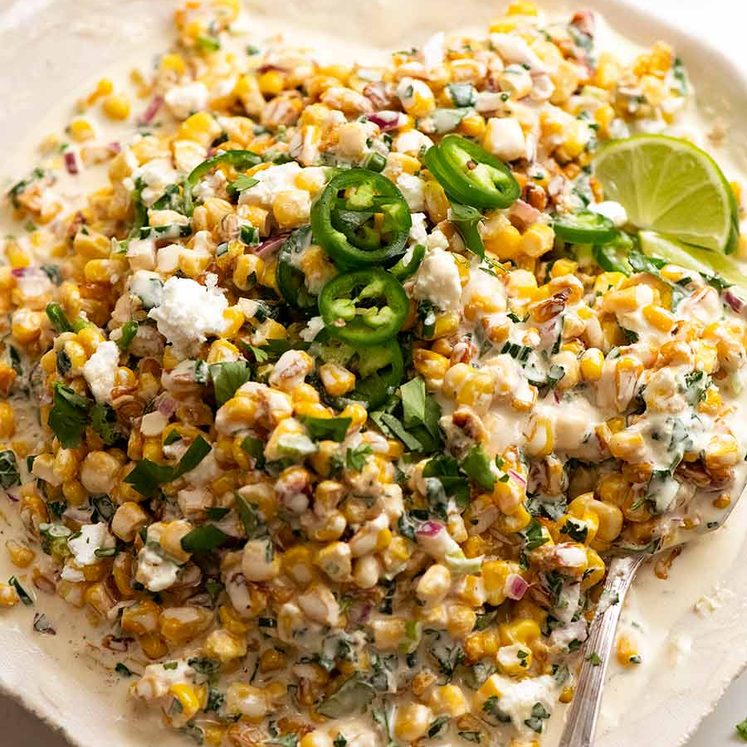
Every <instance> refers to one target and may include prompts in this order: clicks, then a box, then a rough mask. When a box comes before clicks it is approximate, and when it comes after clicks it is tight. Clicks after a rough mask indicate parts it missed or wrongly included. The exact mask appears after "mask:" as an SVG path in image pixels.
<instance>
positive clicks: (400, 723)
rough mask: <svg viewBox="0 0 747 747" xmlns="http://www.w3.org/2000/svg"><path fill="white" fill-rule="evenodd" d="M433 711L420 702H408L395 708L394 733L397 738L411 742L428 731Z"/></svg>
mask: <svg viewBox="0 0 747 747" xmlns="http://www.w3.org/2000/svg"><path fill="white" fill-rule="evenodd" d="M432 720H433V713H432V712H431V709H430V708H428V707H427V706H424V705H422V704H421V703H409V704H408V705H406V706H404V707H401V708H399V709H398V710H397V715H396V720H395V722H394V734H395V736H396V737H397V739H398V740H400V741H402V742H405V743H407V744H412V743H413V742H415V741H416V740H418V739H420V738H421V737H422V736H424V735H425V733H426V732H427V731H428V727H429V726H430V723H431V721H432Z"/></svg>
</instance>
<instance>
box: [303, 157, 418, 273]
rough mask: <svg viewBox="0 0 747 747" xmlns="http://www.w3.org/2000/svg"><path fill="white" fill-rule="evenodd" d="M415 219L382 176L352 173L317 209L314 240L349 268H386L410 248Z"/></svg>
mask: <svg viewBox="0 0 747 747" xmlns="http://www.w3.org/2000/svg"><path fill="white" fill-rule="evenodd" d="M411 226H412V220H411V218H410V208H409V207H408V206H407V202H406V201H405V198H404V197H403V196H402V193H401V192H400V191H399V190H398V189H397V187H395V186H394V184H393V183H392V182H390V181H389V179H387V178H386V177H384V176H381V174H377V173H375V172H373V171H369V170H367V169H349V170H348V171H343V172H342V173H340V174H338V175H337V176H335V177H334V178H333V179H332V180H331V181H330V182H329V184H328V185H327V186H326V187H325V189H324V190H323V192H322V193H321V195H320V196H319V197H318V198H317V200H316V201H315V202H314V204H313V205H312V207H311V229H312V231H313V232H314V238H315V239H316V241H318V242H319V243H320V244H321V245H322V247H324V249H325V251H326V252H327V254H329V255H330V257H332V259H333V260H334V261H335V263H336V264H338V265H339V266H340V267H344V268H351V269H352V268H357V267H370V266H372V265H382V264H385V263H387V262H389V261H390V260H393V259H396V258H397V257H399V256H400V255H401V254H402V253H403V252H404V250H405V244H406V242H407V237H408V235H409V233H410V228H411Z"/></svg>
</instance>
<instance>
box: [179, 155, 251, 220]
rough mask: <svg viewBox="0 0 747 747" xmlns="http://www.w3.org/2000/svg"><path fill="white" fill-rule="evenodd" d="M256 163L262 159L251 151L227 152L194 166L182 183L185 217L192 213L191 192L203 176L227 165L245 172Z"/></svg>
mask: <svg viewBox="0 0 747 747" xmlns="http://www.w3.org/2000/svg"><path fill="white" fill-rule="evenodd" d="M258 163H262V157H261V156H258V155H257V154H256V153H254V152H253V151H251V150H227V151H226V152H225V153H219V154H218V155H217V156H213V157H212V158H208V159H207V161H203V162H202V163H201V164H199V165H198V166H195V168H193V169H192V171H190V172H189V176H188V177H187V178H186V180H185V181H184V212H185V213H186V214H187V215H192V213H193V212H194V203H193V202H192V190H193V189H194V187H195V186H196V185H197V183H198V182H199V181H200V179H202V177H203V176H205V174H208V173H209V172H210V171H212V170H213V169H214V168H216V167H217V166H220V165H221V164H227V165H230V166H233V167H234V168H235V169H237V170H246V169H250V168H251V167H252V166H256V165H257V164H258Z"/></svg>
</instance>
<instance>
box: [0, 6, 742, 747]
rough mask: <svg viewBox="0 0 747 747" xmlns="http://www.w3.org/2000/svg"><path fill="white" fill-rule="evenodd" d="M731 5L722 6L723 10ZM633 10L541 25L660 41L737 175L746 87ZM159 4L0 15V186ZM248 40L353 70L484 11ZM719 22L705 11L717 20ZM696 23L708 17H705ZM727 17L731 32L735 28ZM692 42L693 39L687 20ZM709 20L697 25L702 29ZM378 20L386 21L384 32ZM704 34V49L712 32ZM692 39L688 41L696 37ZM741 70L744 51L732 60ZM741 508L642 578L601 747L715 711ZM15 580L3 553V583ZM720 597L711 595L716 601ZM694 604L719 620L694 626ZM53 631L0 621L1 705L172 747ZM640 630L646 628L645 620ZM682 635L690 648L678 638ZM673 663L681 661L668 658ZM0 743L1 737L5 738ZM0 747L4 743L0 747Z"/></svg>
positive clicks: (730, 673) (295, 13) (71, 731)
mask: <svg viewBox="0 0 747 747" xmlns="http://www.w3.org/2000/svg"><path fill="white" fill-rule="evenodd" d="M727 3H728V0H722V1H721V2H720V3H719V5H720V6H721V7H722V8H723V9H724V10H726V8H727ZM642 4H643V0H629V1H628V2H625V0H593V1H590V0H586V1H584V2H581V0H579V2H577V3H572V2H562V1H561V0H546V2H544V3H543V6H544V7H545V9H546V10H547V11H548V12H551V13H552V12H556V11H567V10H570V9H573V8H574V7H576V8H577V7H579V6H584V7H592V8H594V9H595V10H598V11H600V12H601V13H602V14H603V15H604V16H605V17H606V19H607V20H608V21H609V23H610V24H611V25H612V26H613V27H614V28H615V29H616V30H617V31H618V32H620V33H621V34H623V35H625V36H627V37H628V38H630V39H631V40H632V41H634V42H636V43H639V44H642V45H647V44H650V43H651V42H653V41H655V40H656V39H659V38H661V39H666V40H667V41H669V42H671V43H672V44H673V45H674V46H675V47H676V48H677V51H678V52H679V54H680V55H681V56H682V57H683V58H684V60H685V62H686V64H687V66H688V69H689V72H690V74H691V77H692V80H693V82H694V83H695V86H696V89H698V93H699V98H698V104H699V107H700V109H701V110H702V111H703V112H704V113H706V114H707V115H708V116H709V117H712V118H715V117H718V118H719V119H720V120H721V121H722V122H723V124H724V125H725V127H726V129H727V131H728V133H729V136H728V138H727V141H726V143H725V144H724V147H723V149H722V150H721V152H720V153H719V154H718V155H719V158H720V159H721V160H723V161H724V162H725V163H728V164H731V168H732V170H733V171H737V170H739V171H741V172H742V173H747V137H746V136H745V132H744V131H742V130H740V129H739V126H740V125H741V123H742V122H744V121H747V96H745V93H746V92H747V82H746V81H745V78H744V77H743V75H742V72H741V70H740V68H739V67H738V66H735V65H734V64H732V63H731V62H730V61H729V59H727V58H726V57H725V56H723V55H722V54H721V53H719V52H718V51H716V49H715V48H714V47H712V46H707V45H706V44H704V43H703V42H702V39H700V38H696V36H695V35H690V34H687V33H685V32H683V31H682V30H679V29H677V28H675V27H674V26H672V25H670V24H668V23H666V22H664V21H663V20H660V19H658V18H656V17H654V16H652V15H651V13H650V12H649V11H643V10H641V9H640V7H639V6H640V5H642ZM174 5H175V3H173V2H172V0H0V70H2V73H0V94H1V95H0V100H1V101H2V102H3V106H2V107H0V133H2V135H3V142H4V143H5V146H4V148H3V160H2V162H1V163H0V184H6V183H10V182H11V180H13V179H17V178H19V177H21V176H23V174H24V173H26V172H27V171H28V170H29V169H30V167H31V166H33V163H34V148H35V146H36V144H37V143H38V142H39V140H40V139H41V138H42V137H43V136H44V135H45V134H47V133H49V132H55V131H59V128H60V126H61V125H62V124H63V123H64V122H65V121H67V118H69V115H70V111H71V107H72V106H73V104H74V102H75V100H76V98H77V97H78V96H80V95H81V94H82V93H83V92H85V91H87V90H90V86H91V85H92V84H93V82H94V81H95V80H97V79H98V78H99V77H101V76H102V75H104V74H107V75H110V76H111V77H113V78H115V79H120V80H121V79H123V78H125V77H126V74H127V71H128V69H129V66H130V65H133V64H140V63H142V62H143V61H144V60H148V59H149V58H150V57H149V56H150V55H152V54H153V53H155V52H156V51H158V50H160V49H162V48H163V47H164V46H166V45H168V44H169V43H170V40H171V35H170V33H171V32H170V27H169V21H168V18H169V16H170V13H171V11H172V10H173V7H174ZM248 5H249V7H250V8H251V9H252V11H253V13H254V14H255V18H256V19H257V27H258V33H261V34H262V35H264V34H266V33H269V32H270V31H282V30H286V31H287V32H288V36H289V37H290V38H292V39H293V38H297V39H299V40H301V41H302V42H304V43H306V44H309V43H311V44H314V43H317V44H319V45H320V48H321V50H322V54H323V53H324V49H325V44H324V38H325V35H327V36H328V37H329V36H331V37H332V38H334V39H335V40H336V41H337V42H338V43H339V42H342V43H343V44H344V45H345V46H346V47H347V48H348V49H349V50H350V52H351V54H354V55H355V56H356V57H357V58H359V59H365V58H366V57H367V56H371V55H380V54H381V53H383V52H384V51H386V50H388V49H394V48H398V47H400V46H402V45H403V44H407V45H409V44H412V43H419V42H422V41H423V40H424V39H425V38H427V36H429V35H430V34H431V33H433V32H436V31H439V30H444V29H446V30H449V29H453V30H457V29H460V28H464V27H465V22H467V23H468V24H469V26H470V27H475V26H479V25H480V24H484V22H486V21H487V20H489V18H490V17H491V16H493V15H494V14H495V12H496V4H495V3H494V2H492V0H460V1H459V2H454V1H453V0H429V2H427V3H426V2H423V0H365V1H363V0H352V1H349V2H346V3H340V2H339V1H338V0H275V1H274V2H273V1H272V0H249V2H248ZM700 7H702V2H701V1H700V0H698V2H694V1H693V2H686V1H685V0H679V1H678V0H666V2H665V0H660V2H657V12H667V11H669V12H670V13H675V12H676V13H677V15H678V17H679V16H680V15H681V12H684V13H687V12H688V11H690V14H691V15H693V12H694V11H695V10H696V9H697V8H700ZM716 7H718V6H716ZM703 12H705V11H703ZM739 14H740V12H739V11H738V10H731V9H730V16H729V20H728V21H727V22H726V23H727V24H728V25H729V26H735V27H736V28H741V27H743V25H742V24H740V23H739V18H738V16H739ZM693 17H694V19H695V23H692V24H691V27H692V28H694V29H695V31H696V32H698V31H700V30H701V29H700V27H699V24H698V23H697V22H698V18H697V17H696V16H693ZM709 17H710V15H709ZM382 19H384V22H383V23H382V22H381V21H382ZM703 20H704V25H705V26H706V27H707V28H710V34H711V36H712V37H713V38H714V41H717V40H718V39H717V38H716V37H717V35H719V34H720V32H719V26H718V25H717V24H716V23H711V24H710V25H708V24H707V23H705V17H704V19H703ZM698 35H700V34H698ZM742 59H743V61H745V62H747V52H746V53H745V55H744V56H743V58H742ZM746 528H747V502H746V503H744V504H742V505H740V506H739V507H738V508H737V509H736V510H735V511H734V513H733V515H732V516H731V518H730V519H729V522H728V524H727V526H726V527H725V528H724V529H723V530H721V531H719V532H718V533H716V534H715V535H712V536H709V537H707V538H705V539H704V540H703V541H701V542H699V543H697V544H696V545H694V546H691V547H689V548H688V549H687V550H686V551H685V553H684V554H683V556H682V557H681V558H680V559H679V560H678V561H677V562H676V563H675V566H674V568H673V571H672V574H671V575H672V578H671V580H670V581H669V582H667V583H663V582H661V581H658V580H656V579H654V578H653V575H652V574H651V573H650V571H649V572H648V573H647V572H645V571H644V573H643V575H642V578H641V582H640V583H639V584H638V587H637V588H636V590H635V591H634V594H633V600H632V605H631V607H630V610H629V611H628V613H627V614H628V616H637V614H638V613H637V609H639V608H642V609H644V610H645V609H647V608H656V609H657V610H658V611H659V612H660V615H659V616H660V618H661V624H660V626H659V627H658V628H652V629H651V630H650V631H649V632H650V636H649V639H650V641H649V647H648V650H647V651H648V653H647V656H646V658H647V660H648V665H647V666H644V667H641V668H640V670H639V671H637V673H636V674H632V675H631V674H622V673H615V674H613V676H612V678H611V681H610V683H609V688H608V694H607V697H606V699H605V703H604V706H603V722H602V726H601V733H600V738H599V740H598V743H599V745H600V746H601V747H634V746H635V747H638V745H640V744H641V743H644V744H650V743H653V742H652V741H651V739H650V738H649V737H647V736H644V735H655V743H656V745H657V747H675V746H676V745H679V744H682V743H683V741H684V740H685V739H686V738H687V736H688V735H689V734H690V733H691V732H692V730H693V729H694V728H695V726H696V725H697V723H698V722H699V720H700V719H701V718H702V717H703V716H704V715H705V714H706V713H707V712H708V711H709V710H710V709H711V708H712V707H713V704H714V703H715V702H716V700H717V699H718V697H719V696H720V694H721V693H722V692H723V689H724V688H725V687H726V686H727V684H728V683H729V682H730V680H731V679H732V678H733V677H734V676H735V675H736V674H737V673H738V672H739V670H740V669H741V668H742V667H743V666H744V664H745V662H747V636H745V635H744V629H743V625H741V624H740V623H741V620H743V619H744V612H745V600H747V548H746V547H745V546H744V543H743V537H744V534H745V529H746ZM15 531H18V523H17V520H16V518H15V516H14V509H13V508H12V507H11V506H9V505H0V544H2V542H3V541H4V539H5V538H7V537H8V536H11V535H12V534H13V533H14V532H15ZM12 572H13V570H12V569H11V568H9V567H7V558H6V554H5V553H4V552H0V578H3V577H7V576H8V575H10V574H11V573H12ZM717 588H718V589H720V591H718V592H717V593H716V591H715V590H716V589H717ZM704 594H710V595H711V596H712V597H713V595H714V594H716V596H717V597H718V600H719V605H720V606H719V607H718V608H717V609H715V610H714V611H713V612H711V613H710V614H706V615H696V614H694V613H693V611H692V608H693V604H694V602H695V601H696V600H697V599H698V598H699V597H701V596H702V595H704ZM39 605H40V608H41V609H43V610H46V609H47V607H49V608H50V609H49V611H48V615H49V616H50V618H51V619H52V620H53V622H54V624H55V625H56V627H57V629H58V635H57V636H55V637H48V636H40V635H39V634H37V633H34V632H33V631H32V627H31V620H32V617H33V612H32V611H31V610H25V609H22V610H13V611H12V612H9V613H0V690H4V691H6V692H8V693H10V694H12V695H14V696H16V697H18V698H19V699H20V700H21V701H22V702H23V703H24V705H26V706H27V707H28V708H29V709H31V710H32V711H34V712H35V713H36V714H38V715H39V716H40V717H42V718H44V719H46V720H48V721H49V722H50V723H52V724H55V725H57V726H58V727H60V728H61V729H62V730H63V731H64V732H65V733H66V734H67V736H68V737H69V738H70V740H71V741H72V742H74V743H75V744H77V745H79V746H80V747H100V745H102V744H111V745H116V746H117V747H146V746H149V745H158V746H159V747H171V746H172V745H174V747H176V745H180V746H183V745H184V744H185V742H184V739H183V738H182V737H181V736H178V735H175V734H173V733H170V732H168V731H167V730H166V729H163V728H162V727H161V726H160V725H159V722H158V719H157V717H155V716H153V715H152V714H150V713H148V714H146V713H145V711H143V710H137V709H135V708H134V707H133V705H132V704H131V702H129V701H128V700H127V699H126V696H125V689H126V684H125V683H124V682H122V681H121V680H118V678H116V677H115V676H112V674H111V673H109V672H106V671H105V670H103V669H102V668H101V667H100V666H99V665H97V664H96V662H95V660H94V658H93V657H92V656H91V655H90V654H89V650H90V648H89V646H88V644H87V643H86V637H88V640H91V641H96V640H98V638H100V636H101V633H97V632H96V631H93V630H91V629H89V628H87V627H85V625H80V626H78V628H77V629H73V627H72V626H71V624H70V623H71V621H72V620H75V619H76V618H77V619H79V618H81V617H82V613H77V612H74V611H71V610H64V609H63V608H62V607H61V606H58V605H54V604H50V603H48V600H45V599H41V600H40V603H39ZM644 618H645V615H644ZM685 636H686V637H687V638H685ZM677 640H679V641H680V642H682V641H685V642H686V641H691V644H692V653H691V654H690V656H689V657H686V658H685V659H684V660H683V661H681V662H680V663H678V664H674V663H673V662H672V642H673V641H677ZM680 648H682V646H680ZM3 728H4V733H5V734H6V735H7V733H8V732H7V728H8V725H7V724H6V725H4V727H3ZM0 743H3V744H4V743H5V740H4V738H3V737H0Z"/></svg>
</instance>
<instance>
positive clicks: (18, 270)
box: [10, 267, 27, 278]
mask: <svg viewBox="0 0 747 747" xmlns="http://www.w3.org/2000/svg"><path fill="white" fill-rule="evenodd" d="M26 269H27V268H26V267H14V268H13V269H12V270H11V271H10V274H11V275H12V276H13V277H14V278H22V277H23V276H24V275H25V274H26Z"/></svg>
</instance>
